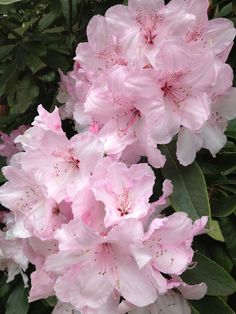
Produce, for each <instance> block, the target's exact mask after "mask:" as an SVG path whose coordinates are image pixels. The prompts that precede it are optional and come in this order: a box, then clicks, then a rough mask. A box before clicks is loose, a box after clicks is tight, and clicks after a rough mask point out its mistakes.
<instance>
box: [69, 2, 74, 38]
mask: <svg viewBox="0 0 236 314" xmlns="http://www.w3.org/2000/svg"><path fill="white" fill-rule="evenodd" d="M68 9H69V12H68V15H69V30H70V32H71V33H72V31H73V29H72V0H68Z"/></svg>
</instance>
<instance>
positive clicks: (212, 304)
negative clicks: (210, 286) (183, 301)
mask: <svg viewBox="0 0 236 314" xmlns="http://www.w3.org/2000/svg"><path fill="white" fill-rule="evenodd" d="M191 304H192V306H193V307H194V309H196V310H197V311H199V313H202V314H203V313H206V314H208V313H209V314H210V313H212V314H213V313H214V314H234V313H235V312H234V311H233V310H232V309H231V308H230V307H229V306H228V305H227V304H226V303H225V302H224V301H223V300H222V299H221V298H219V297H212V296H206V297H205V298H203V299H201V300H197V301H191Z"/></svg>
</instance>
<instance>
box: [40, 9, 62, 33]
mask: <svg viewBox="0 0 236 314" xmlns="http://www.w3.org/2000/svg"><path fill="white" fill-rule="evenodd" d="M59 16H60V11H59V10H58V9H55V10H52V11H50V12H49V13H48V14H46V15H44V16H43V17H42V18H41V19H40V20H39V22H38V26H37V31H38V32H42V31H43V30H45V29H46V28H48V27H49V26H50V25H52V23H53V22H54V21H55V20H56V19H57V18H58V17H59Z"/></svg>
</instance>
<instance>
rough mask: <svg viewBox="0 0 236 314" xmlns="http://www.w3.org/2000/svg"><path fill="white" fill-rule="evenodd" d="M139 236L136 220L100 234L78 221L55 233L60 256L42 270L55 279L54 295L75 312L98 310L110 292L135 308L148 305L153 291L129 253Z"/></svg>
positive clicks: (137, 242) (50, 260) (51, 260)
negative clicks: (73, 308) (89, 309)
mask: <svg viewBox="0 0 236 314" xmlns="http://www.w3.org/2000/svg"><path fill="white" fill-rule="evenodd" d="M142 236H143V231H142V225H141V223H140V222H138V221H136V220H125V221H122V222H121V223H120V224H119V225H116V226H114V227H113V228H112V229H111V230H110V231H109V230H107V232H106V233H104V234H98V233H97V232H95V231H94V230H92V229H90V228H88V227H87V226H86V225H84V224H83V223H82V222H81V221H72V222H70V223H69V224H67V225H64V226H63V227H62V229H61V230H60V231H58V232H57V233H56V239H57V240H58V242H59V250H60V252H59V253H58V254H56V255H52V256H50V257H49V258H48V259H47V261H46V269H47V270H48V271H53V272H56V273H58V275H59V277H58V279H57V281H56V284H55V286H54V288H55V291H56V295H57V296H58V297H59V298H60V300H61V301H63V302H69V303H71V304H72V305H73V306H74V307H75V308H76V309H79V310H80V309H83V308H84V307H85V306H88V307H91V308H99V307H100V306H102V305H103V304H105V302H106V301H107V300H108V298H109V296H110V295H111V294H112V293H113V290H114V289H116V290H118V291H119V292H120V294H121V295H122V296H123V297H124V298H126V299H127V300H129V301H130V302H132V303H134V304H136V305H138V306H144V305H147V304H150V303H152V302H153V301H154V300H155V298H156V292H155V289H154V287H153V285H152V284H151V282H149V281H148V279H147V277H146V276H145V274H144V273H142V272H140V270H139V268H138V265H137V264H136V262H135V260H134V258H133V257H132V253H131V247H133V246H135V245H140V241H141V239H142ZM140 254H141V253H140ZM75 274H76V275H75ZM68 284H69V286H70V289H68V287H67V285H68Z"/></svg>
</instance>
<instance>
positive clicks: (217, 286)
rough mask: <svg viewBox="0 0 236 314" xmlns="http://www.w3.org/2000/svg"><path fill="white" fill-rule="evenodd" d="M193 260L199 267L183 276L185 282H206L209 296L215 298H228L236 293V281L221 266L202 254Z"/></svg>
mask: <svg viewBox="0 0 236 314" xmlns="http://www.w3.org/2000/svg"><path fill="white" fill-rule="evenodd" d="M193 260H194V261H196V262H197V266H196V267H194V268H193V269H190V270H187V271H186V272H185V273H184V274H183V276H182V278H183V279H184V281H186V282H187V283H189V284H197V283H199V282H205V283H206V284H207V287H208V291H207V294H208V295H213V296H227V295H229V294H233V293H234V292H235V291H236V282H235V280H234V279H233V277H231V276H230V275H229V274H228V273H227V272H226V271H225V270H224V268H222V267H221V266H220V265H219V264H217V263H216V262H214V261H213V260H211V259H209V258H208V257H206V256H204V255H202V254H200V253H195V255H194V258H193Z"/></svg>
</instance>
